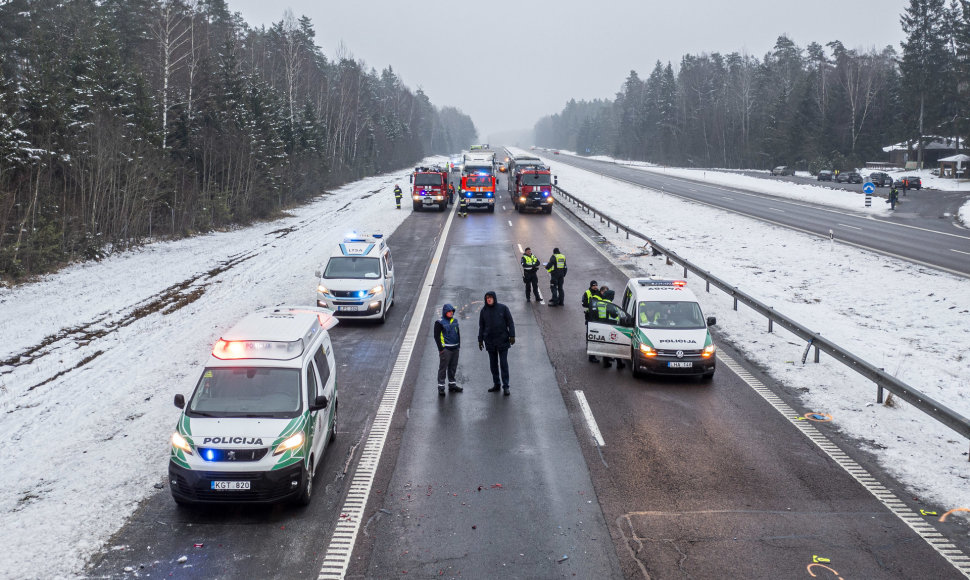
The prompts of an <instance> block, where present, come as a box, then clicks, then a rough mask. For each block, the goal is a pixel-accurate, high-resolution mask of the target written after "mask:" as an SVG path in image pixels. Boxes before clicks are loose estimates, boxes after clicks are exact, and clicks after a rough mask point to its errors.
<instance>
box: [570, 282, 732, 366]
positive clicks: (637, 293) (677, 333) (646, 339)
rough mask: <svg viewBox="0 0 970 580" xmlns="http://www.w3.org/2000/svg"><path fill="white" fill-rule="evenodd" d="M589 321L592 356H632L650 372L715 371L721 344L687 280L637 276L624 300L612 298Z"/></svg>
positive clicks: (636, 364)
mask: <svg viewBox="0 0 970 580" xmlns="http://www.w3.org/2000/svg"><path fill="white" fill-rule="evenodd" d="M594 318H596V320H593V321H591V322H590V323H589V324H588V330H587V333H586V351H587V353H588V354H590V355H597V356H607V357H613V358H616V359H621V360H629V361H631V363H632V367H633V376H635V377H640V376H642V375H644V374H646V373H653V374H665V375H702V376H703V377H704V378H711V377H712V376H714V365H715V356H714V354H715V352H716V350H717V349H716V347H715V346H714V341H713V340H712V339H711V333H710V331H709V330H708V327H709V326H714V325H715V324H717V320H716V319H715V318H714V317H713V316H712V317H708V318H706V319H705V318H704V313H703V311H702V310H701V306H700V304H698V303H697V297H696V296H694V293H693V292H691V291H690V289H689V288H687V282H686V281H684V280H664V279H659V278H633V279H631V280H630V281H628V282H627V284H626V288H625V289H624V291H623V299H622V302H621V303H620V305H616V304H613V303H612V302H611V303H608V304H607V305H606V308H604V309H603V311H602V313H601V314H600V315H598V316H594Z"/></svg>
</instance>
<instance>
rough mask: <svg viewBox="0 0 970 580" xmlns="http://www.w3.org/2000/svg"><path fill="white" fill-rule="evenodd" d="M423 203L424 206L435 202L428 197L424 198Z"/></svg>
mask: <svg viewBox="0 0 970 580" xmlns="http://www.w3.org/2000/svg"><path fill="white" fill-rule="evenodd" d="M423 202H424V205H433V204H434V203H435V200H433V199H431V198H430V197H426V198H424V200H423Z"/></svg>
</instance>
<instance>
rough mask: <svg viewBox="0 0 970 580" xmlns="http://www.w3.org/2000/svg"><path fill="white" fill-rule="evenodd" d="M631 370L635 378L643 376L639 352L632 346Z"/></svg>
mask: <svg viewBox="0 0 970 580" xmlns="http://www.w3.org/2000/svg"><path fill="white" fill-rule="evenodd" d="M630 370H631V371H632V372H633V378H635V379H642V378H643V372H641V371H640V365H639V364H637V352H636V351H635V350H633V349H632V348H631V349H630Z"/></svg>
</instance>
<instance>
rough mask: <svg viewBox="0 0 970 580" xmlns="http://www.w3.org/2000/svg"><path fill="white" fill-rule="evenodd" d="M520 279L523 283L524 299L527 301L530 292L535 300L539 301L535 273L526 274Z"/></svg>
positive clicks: (537, 277)
mask: <svg viewBox="0 0 970 580" xmlns="http://www.w3.org/2000/svg"><path fill="white" fill-rule="evenodd" d="M522 279H523V281H525V299H526V300H528V299H529V291H530V290H531V291H532V294H533V295H534V296H535V297H536V300H539V299H540V298H541V297H540V296H539V276H537V275H536V274H535V273H532V274H526V275H525V276H523V277H522Z"/></svg>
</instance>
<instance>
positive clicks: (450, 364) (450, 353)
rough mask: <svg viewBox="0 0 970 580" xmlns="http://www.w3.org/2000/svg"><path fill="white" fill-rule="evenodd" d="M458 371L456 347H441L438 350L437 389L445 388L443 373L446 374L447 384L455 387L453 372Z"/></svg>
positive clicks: (456, 384)
mask: <svg viewBox="0 0 970 580" xmlns="http://www.w3.org/2000/svg"><path fill="white" fill-rule="evenodd" d="M457 372H458V349H457V348H454V349H452V348H443V349H441V350H440V351H438V389H444V388H445V373H447V375H448V386H449V387H456V386H458V383H456V382H455V373H457Z"/></svg>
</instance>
